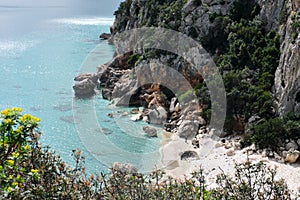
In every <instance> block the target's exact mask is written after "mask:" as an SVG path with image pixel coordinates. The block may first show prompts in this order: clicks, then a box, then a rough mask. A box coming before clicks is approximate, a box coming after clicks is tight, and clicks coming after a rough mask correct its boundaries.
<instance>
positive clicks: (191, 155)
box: [180, 151, 199, 160]
mask: <svg viewBox="0 0 300 200" xmlns="http://www.w3.org/2000/svg"><path fill="white" fill-rule="evenodd" d="M180 159H181V160H197V159H199V155H198V154H197V152H196V151H185V152H184V153H183V154H182V155H181V156H180Z"/></svg>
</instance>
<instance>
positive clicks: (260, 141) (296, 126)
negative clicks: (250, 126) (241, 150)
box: [242, 114, 300, 151]
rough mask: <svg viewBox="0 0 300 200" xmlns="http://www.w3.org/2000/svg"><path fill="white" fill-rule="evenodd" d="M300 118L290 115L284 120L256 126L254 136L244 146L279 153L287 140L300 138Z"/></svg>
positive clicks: (244, 142)
mask: <svg viewBox="0 0 300 200" xmlns="http://www.w3.org/2000/svg"><path fill="white" fill-rule="evenodd" d="M299 120H300V117H299V116H297V115H294V114H288V115H287V116H285V117H284V118H283V119H282V118H273V119H269V120H266V121H264V122H262V123H259V124H256V125H254V133H253V135H248V136H247V137H246V138H245V139H244V140H243V141H242V144H243V145H245V146H248V145H251V144H252V143H254V144H256V145H257V146H258V147H259V148H261V149H263V148H270V149H272V150H274V151H278V150H279V149H280V147H282V146H284V145H283V144H284V143H285V141H286V140H290V139H293V140H297V139H299V138H300V122H299Z"/></svg>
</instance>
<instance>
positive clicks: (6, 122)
mask: <svg viewBox="0 0 300 200" xmlns="http://www.w3.org/2000/svg"><path fill="white" fill-rule="evenodd" d="M3 123H4V124H11V123H12V119H4V120H3Z"/></svg>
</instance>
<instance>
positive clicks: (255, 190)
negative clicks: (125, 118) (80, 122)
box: [0, 108, 292, 200]
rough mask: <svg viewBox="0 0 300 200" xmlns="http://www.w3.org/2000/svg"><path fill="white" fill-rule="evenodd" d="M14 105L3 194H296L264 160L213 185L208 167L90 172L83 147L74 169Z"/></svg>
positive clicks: (3, 147)
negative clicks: (169, 173)
mask: <svg viewBox="0 0 300 200" xmlns="http://www.w3.org/2000/svg"><path fill="white" fill-rule="evenodd" d="M21 112H22V109H20V108H12V109H6V110H4V111H2V112H1V116H0V158H1V159H0V187H1V190H0V199H108V200H111V199H166V200H172V199H174V200H175V199H205V200H206V199H292V198H291V196H290V194H291V192H290V191H289V190H288V189H287V186H286V185H285V183H284V182H283V181H275V180H274V176H275V174H276V171H275V170H274V169H268V168H266V166H265V165H264V164H262V163H260V164H251V163H249V162H247V163H244V164H240V165H237V166H236V175H235V177H229V176H227V175H225V174H224V173H223V174H221V175H220V176H219V178H218V180H217V184H218V186H217V188H215V189H212V190H208V189H207V188H206V185H205V178H204V175H203V171H202V170H200V171H198V172H195V173H193V174H191V177H190V178H185V179H184V180H181V179H176V178H172V177H166V176H165V174H164V173H163V172H162V171H160V170H156V171H153V172H152V173H150V174H141V173H138V172H137V171H136V170H131V171H130V170H126V168H125V167H124V168H122V165H120V166H118V167H114V166H113V167H112V168H111V172H110V174H102V173H101V175H97V176H95V175H90V176H88V175H87V173H86V172H85V167H84V157H83V156H82V154H81V151H80V150H77V151H75V150H74V151H73V152H72V156H73V158H74V160H75V166H74V167H73V168H71V167H69V166H67V165H66V164H65V163H64V162H63V161H62V160H61V159H60V157H59V156H57V155H55V153H54V152H52V151H50V150H49V148H48V147H42V146H41V145H40V144H39V143H38V138H39V135H40V134H41V133H40V132H39V129H38V125H39V122H40V119H38V118H36V117H33V116H31V115H28V114H25V115H21Z"/></svg>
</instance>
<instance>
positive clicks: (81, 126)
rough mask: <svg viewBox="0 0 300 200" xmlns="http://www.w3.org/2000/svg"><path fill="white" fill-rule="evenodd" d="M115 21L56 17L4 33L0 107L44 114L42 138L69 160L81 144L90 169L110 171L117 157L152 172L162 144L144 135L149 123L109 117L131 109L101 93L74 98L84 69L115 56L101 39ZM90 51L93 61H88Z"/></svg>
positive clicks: (0, 57)
mask: <svg viewBox="0 0 300 200" xmlns="http://www.w3.org/2000/svg"><path fill="white" fill-rule="evenodd" d="M111 23H112V19H108V18H102V19H101V18H97V17H89V18H87V17H84V18H82V17H81V18H78V17H75V18H74V17H72V18H53V19H50V20H49V19H47V20H45V21H43V23H40V25H39V26H38V27H35V31H33V32H29V33H26V34H22V35H19V34H16V35H7V37H5V36H4V37H3V36H2V37H0V109H1V110H2V109H5V108H7V107H22V108H23V113H30V114H32V115H35V116H37V117H39V118H41V119H42V122H41V131H42V132H43V136H42V138H41V142H42V143H43V144H45V145H50V146H51V148H52V149H54V150H55V151H56V152H57V153H59V154H60V155H61V156H62V158H63V159H64V160H66V161H67V162H68V163H70V164H72V158H71V157H70V154H71V151H72V149H76V148H80V149H82V150H83V153H84V155H86V166H87V169H88V171H90V172H97V171H99V170H102V171H106V170H107V168H108V167H109V165H110V164H112V163H113V162H116V161H120V162H130V163H133V164H135V165H137V166H138V167H140V168H141V169H143V170H149V169H146V168H144V167H143V166H145V163H147V165H148V167H150V168H153V167H152V164H153V166H154V163H155V162H156V160H158V156H159V155H158V152H157V150H158V148H159V143H160V142H159V139H148V138H146V137H145V136H144V134H143V131H142V127H143V126H144V125H145V124H143V123H132V122H130V120H129V118H128V117H122V116H118V114H116V118H114V119H111V118H109V117H108V116H107V114H108V113H111V112H114V113H118V111H119V110H123V111H124V110H127V111H129V109H126V108H124V109H120V108H115V107H113V106H108V103H109V102H107V101H104V100H103V99H102V98H101V97H99V96H97V97H95V98H94V99H91V100H75V99H74V98H73V91H72V86H73V84H74V82H73V79H74V77H75V76H76V74H77V73H78V72H79V71H80V70H81V69H82V67H84V69H88V71H93V70H95V67H96V66H97V65H98V64H101V63H105V62H107V61H109V60H110V59H111V58H112V56H113V46H111V45H109V44H107V43H106V42H105V41H99V39H98V36H99V33H101V32H108V31H109V25H110V24H111ZM95 47H97V48H96V49H95ZM91 55H93V56H94V59H90V60H93V61H90V62H86V59H87V58H88V59H89V56H91ZM95 55H96V57H95ZM84 61H85V62H84ZM82 64H84V65H89V66H82ZM72 103H73V104H72ZM72 105H74V106H75V107H76V109H75V113H74V114H75V122H76V124H75V123H74V118H73V109H72ZM89 105H92V106H89ZM93 113H94V115H93ZM93 120H94V121H93ZM99 128H100V129H101V130H103V129H104V130H105V131H106V132H107V133H108V132H109V133H111V134H109V135H106V134H103V132H102V131H99ZM144 153H146V156H145V154H144ZM99 160H100V161H101V162H99Z"/></svg>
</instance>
